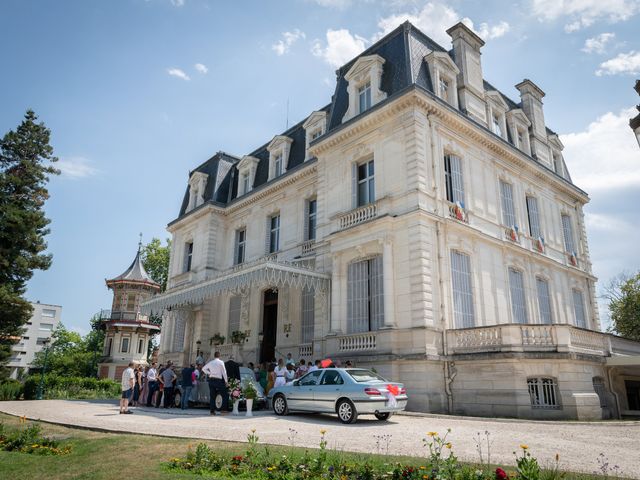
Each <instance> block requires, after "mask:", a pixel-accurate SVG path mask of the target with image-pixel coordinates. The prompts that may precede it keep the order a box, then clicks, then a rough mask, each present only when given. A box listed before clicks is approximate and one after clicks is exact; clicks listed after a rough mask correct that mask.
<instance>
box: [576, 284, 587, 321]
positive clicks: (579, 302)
mask: <svg viewBox="0 0 640 480" xmlns="http://www.w3.org/2000/svg"><path fill="white" fill-rule="evenodd" d="M573 310H574V312H575V316H576V327H581V328H587V319H586V317H585V312H584V298H583V296H582V292H581V291H580V290H574V291H573Z"/></svg>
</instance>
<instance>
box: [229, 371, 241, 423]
mask: <svg viewBox="0 0 640 480" xmlns="http://www.w3.org/2000/svg"><path fill="white" fill-rule="evenodd" d="M241 397H242V389H241V388H240V381H239V380H237V379H235V378H231V379H229V399H230V400H231V404H232V405H233V411H232V412H231V413H232V414H233V415H240V412H239V411H238V406H239V405H240V398H241Z"/></svg>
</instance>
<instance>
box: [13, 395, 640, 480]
mask: <svg viewBox="0 0 640 480" xmlns="http://www.w3.org/2000/svg"><path fill="white" fill-rule="evenodd" d="M133 410H134V411H135V414H134V415H119V414H118V406H117V404H116V403H115V402H110V401H78V400H76V401H68V400H44V401H21V402H0V411H2V412H5V413H8V414H11V415H26V417H27V418H30V419H33V420H37V419H40V420H43V421H47V422H52V423H57V424H62V425H69V426H79V427H88V428H95V429H104V430H108V431H114V432H128V433H141V434H152V435H164V436H170V437H187V438H201V439H212V440H229V441H234V442H244V441H246V435H247V433H249V431H250V430H251V429H253V428H255V429H256V430H257V431H256V434H257V435H258V436H259V437H260V443H272V444H282V445H288V444H290V441H289V439H288V437H289V435H290V431H289V429H294V430H296V431H297V435H296V440H295V445H296V446H303V447H317V446H318V441H319V438H320V430H321V429H326V430H327V439H328V441H329V447H330V448H336V449H338V450H349V451H355V452H370V453H375V452H376V438H375V436H376V435H391V442H390V446H389V453H392V454H398V455H412V456H421V455H423V454H424V452H425V449H424V447H423V446H422V438H424V436H425V434H426V432H429V431H436V432H440V433H441V434H443V433H444V432H446V430H447V428H451V433H450V434H449V439H450V440H451V442H452V443H453V450H454V452H455V454H456V455H457V456H458V457H460V458H461V459H463V460H467V461H477V459H478V456H477V453H476V445H475V441H474V437H475V435H476V433H477V432H484V431H485V430H486V431H488V432H489V433H490V437H491V441H492V448H491V450H492V460H493V461H494V462H498V463H504V464H513V463H514V457H513V451H514V450H517V449H518V446H519V445H520V444H521V443H526V444H527V445H528V446H529V448H530V451H531V453H532V454H533V455H534V456H536V457H537V458H538V460H540V462H541V463H542V464H547V463H549V464H551V463H552V461H553V459H554V457H555V455H556V453H558V454H559V455H560V465H561V468H564V469H567V470H571V471H576V472H578V471H580V472H586V473H592V472H593V471H595V470H596V469H597V468H598V465H597V462H596V459H597V457H598V455H599V454H600V453H601V452H602V453H604V454H605V455H606V457H607V458H608V460H609V462H610V464H611V465H612V466H613V465H619V466H620V468H621V469H622V471H623V472H624V474H625V475H626V476H628V477H632V478H640V422H594V423H582V422H533V421H525V420H491V419H479V418H461V417H453V416H444V415H420V416H410V415H395V416H393V417H392V418H391V419H390V420H389V421H388V422H379V421H378V420H376V419H375V418H374V417H368V416H363V417H361V418H360V419H359V420H358V423H356V424H355V425H343V424H341V423H340V422H339V421H338V419H337V418H336V417H335V416H330V415H290V416H287V417H276V416H275V415H272V414H271V413H270V412H257V414H256V415H255V416H254V417H253V418H247V417H244V416H242V417H233V416H231V415H228V416H222V417H211V416H209V412H208V411H206V410H199V409H192V410H187V411H186V413H184V412H182V411H180V410H157V409H153V408H150V409H147V408H136V409H133ZM383 443H384V442H383ZM384 450H385V449H384V447H383V452H384Z"/></svg>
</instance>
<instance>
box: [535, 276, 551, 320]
mask: <svg viewBox="0 0 640 480" xmlns="http://www.w3.org/2000/svg"><path fill="white" fill-rule="evenodd" d="M536 290H537V291H538V308H539V309H540V323H546V324H551V323H553V313H552V311H551V295H550V294H549V282H548V281H546V280H545V279H544V278H540V277H538V278H536Z"/></svg>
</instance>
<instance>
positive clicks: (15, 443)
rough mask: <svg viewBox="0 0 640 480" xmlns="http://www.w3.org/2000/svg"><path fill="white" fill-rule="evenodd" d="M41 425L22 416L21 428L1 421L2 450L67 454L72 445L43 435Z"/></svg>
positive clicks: (0, 438)
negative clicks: (8, 425) (63, 443)
mask: <svg viewBox="0 0 640 480" xmlns="http://www.w3.org/2000/svg"><path fill="white" fill-rule="evenodd" d="M41 432H42V430H41V428H40V425H36V424H34V423H27V419H26V418H25V417H20V427H19V428H13V429H12V428H8V427H5V425H4V424H2V423H0V450H5V451H7V452H21V453H33V454H36V455H66V454H68V453H69V452H71V447H70V446H68V445H67V446H64V447H62V446H60V442H59V441H57V440H54V439H51V438H48V437H45V436H43V435H42V433H41Z"/></svg>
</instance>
